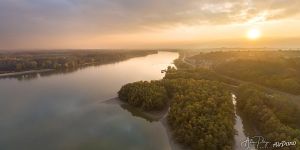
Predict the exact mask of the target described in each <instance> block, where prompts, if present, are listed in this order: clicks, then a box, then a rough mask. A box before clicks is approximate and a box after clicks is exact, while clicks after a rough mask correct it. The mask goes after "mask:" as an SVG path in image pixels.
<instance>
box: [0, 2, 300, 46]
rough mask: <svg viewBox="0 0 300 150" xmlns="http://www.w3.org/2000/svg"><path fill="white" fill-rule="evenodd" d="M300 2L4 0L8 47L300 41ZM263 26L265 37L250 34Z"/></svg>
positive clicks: (1, 13)
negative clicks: (249, 33) (252, 30)
mask: <svg viewBox="0 0 300 150" xmlns="http://www.w3.org/2000/svg"><path fill="white" fill-rule="evenodd" d="M299 6H300V0H0V49H16V48H21V49H30V48H42V49H52V48H204V47H293V48H295V47H300V14H299V12H300V9H299ZM251 29H256V30H258V31H260V32H261V37H260V38H258V39H256V40H250V39H248V38H247V36H246V34H247V32H248V31H249V30H251Z"/></svg>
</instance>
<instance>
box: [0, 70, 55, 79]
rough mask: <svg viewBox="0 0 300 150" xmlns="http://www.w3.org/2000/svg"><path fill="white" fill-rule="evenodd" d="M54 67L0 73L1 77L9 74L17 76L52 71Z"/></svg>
mask: <svg viewBox="0 0 300 150" xmlns="http://www.w3.org/2000/svg"><path fill="white" fill-rule="evenodd" d="M53 70H54V69H41V70H29V71H21V72H11V73H3V74H0V78H1V77H10V76H17V75H26V74H31V73H42V72H49V71H53Z"/></svg>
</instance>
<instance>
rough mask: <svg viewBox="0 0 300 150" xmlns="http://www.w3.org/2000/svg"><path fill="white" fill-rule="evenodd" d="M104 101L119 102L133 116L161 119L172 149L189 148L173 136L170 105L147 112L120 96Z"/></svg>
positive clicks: (182, 149) (148, 119) (151, 120)
mask: <svg viewBox="0 0 300 150" xmlns="http://www.w3.org/2000/svg"><path fill="white" fill-rule="evenodd" d="M104 103H107V104H118V105H120V106H121V107H122V108H123V109H125V110H127V111H128V112H130V113H131V114H132V115H133V116H137V117H141V118H143V119H146V120H147V121H150V122H153V121H159V122H160V123H161V124H162V125H163V127H164V128H165V131H166V134H167V136H168V140H169V144H170V147H171V149H172V150H189V149H188V148H187V147H184V146H183V145H181V144H180V143H178V142H177V141H176V140H175V138H174V137H173V134H172V131H171V128H170V126H169V125H168V118H167V116H168V111H169V108H170V107H166V108H164V109H163V110H161V111H150V112H146V111H143V110H142V109H139V108H135V107H132V106H130V105H129V104H127V103H125V102H123V101H122V100H120V99H119V98H118V97H116V98H112V99H109V100H107V101H104Z"/></svg>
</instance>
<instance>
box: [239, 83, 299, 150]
mask: <svg viewBox="0 0 300 150" xmlns="http://www.w3.org/2000/svg"><path fill="white" fill-rule="evenodd" d="M237 108H238V109H239V110H240V111H241V112H242V113H243V115H244V116H246V118H245V119H247V120H250V121H251V122H252V123H253V124H254V125H255V127H256V128H257V129H258V131H259V132H260V134H262V135H263V136H264V138H265V139H267V140H268V141H272V142H281V141H296V142H297V145H296V147H295V146H292V147H285V149H300V145H299V144H298V143H299V142H300V130H299V127H300V121H299V118H300V110H299V107H298V106H297V105H295V104H293V103H291V102H289V101H288V100H284V99H282V97H277V96H274V95H271V94H268V93H267V92H264V90H263V89H260V88H258V87H256V86H253V85H243V86H240V87H239V89H238V93H237Z"/></svg>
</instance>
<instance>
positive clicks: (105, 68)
mask: <svg viewBox="0 0 300 150" xmlns="http://www.w3.org/2000/svg"><path fill="white" fill-rule="evenodd" d="M177 57H178V54H177V53H171V52H159V53H158V54H154V55H149V56H146V57H139V58H133V59H130V60H127V61H123V62H119V63H115V64H109V65H102V66H96V67H87V68H84V69H80V70H78V71H75V72H71V73H67V74H56V75H51V76H37V77H36V78H33V79H31V80H17V79H14V78H12V79H7V78H6V79H0V150H121V149H122V150H154V149H155V150H170V144H169V141H168V137H167V134H166V131H165V129H164V127H163V126H162V124H161V123H160V122H149V121H147V120H145V119H142V118H139V117H135V116H132V115H131V113H130V112H128V111H126V110H125V109H123V108H122V107H120V105H118V104H113V103H105V101H107V100H108V99H111V98H114V97H116V96H117V91H118V90H119V89H120V87H121V86H122V85H124V84H126V83H130V82H134V81H139V80H158V79H161V78H162V77H163V76H164V74H162V73H161V72H160V70H161V69H165V68H166V67H167V66H168V65H170V64H171V63H172V61H173V60H174V59H176V58H177Z"/></svg>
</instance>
